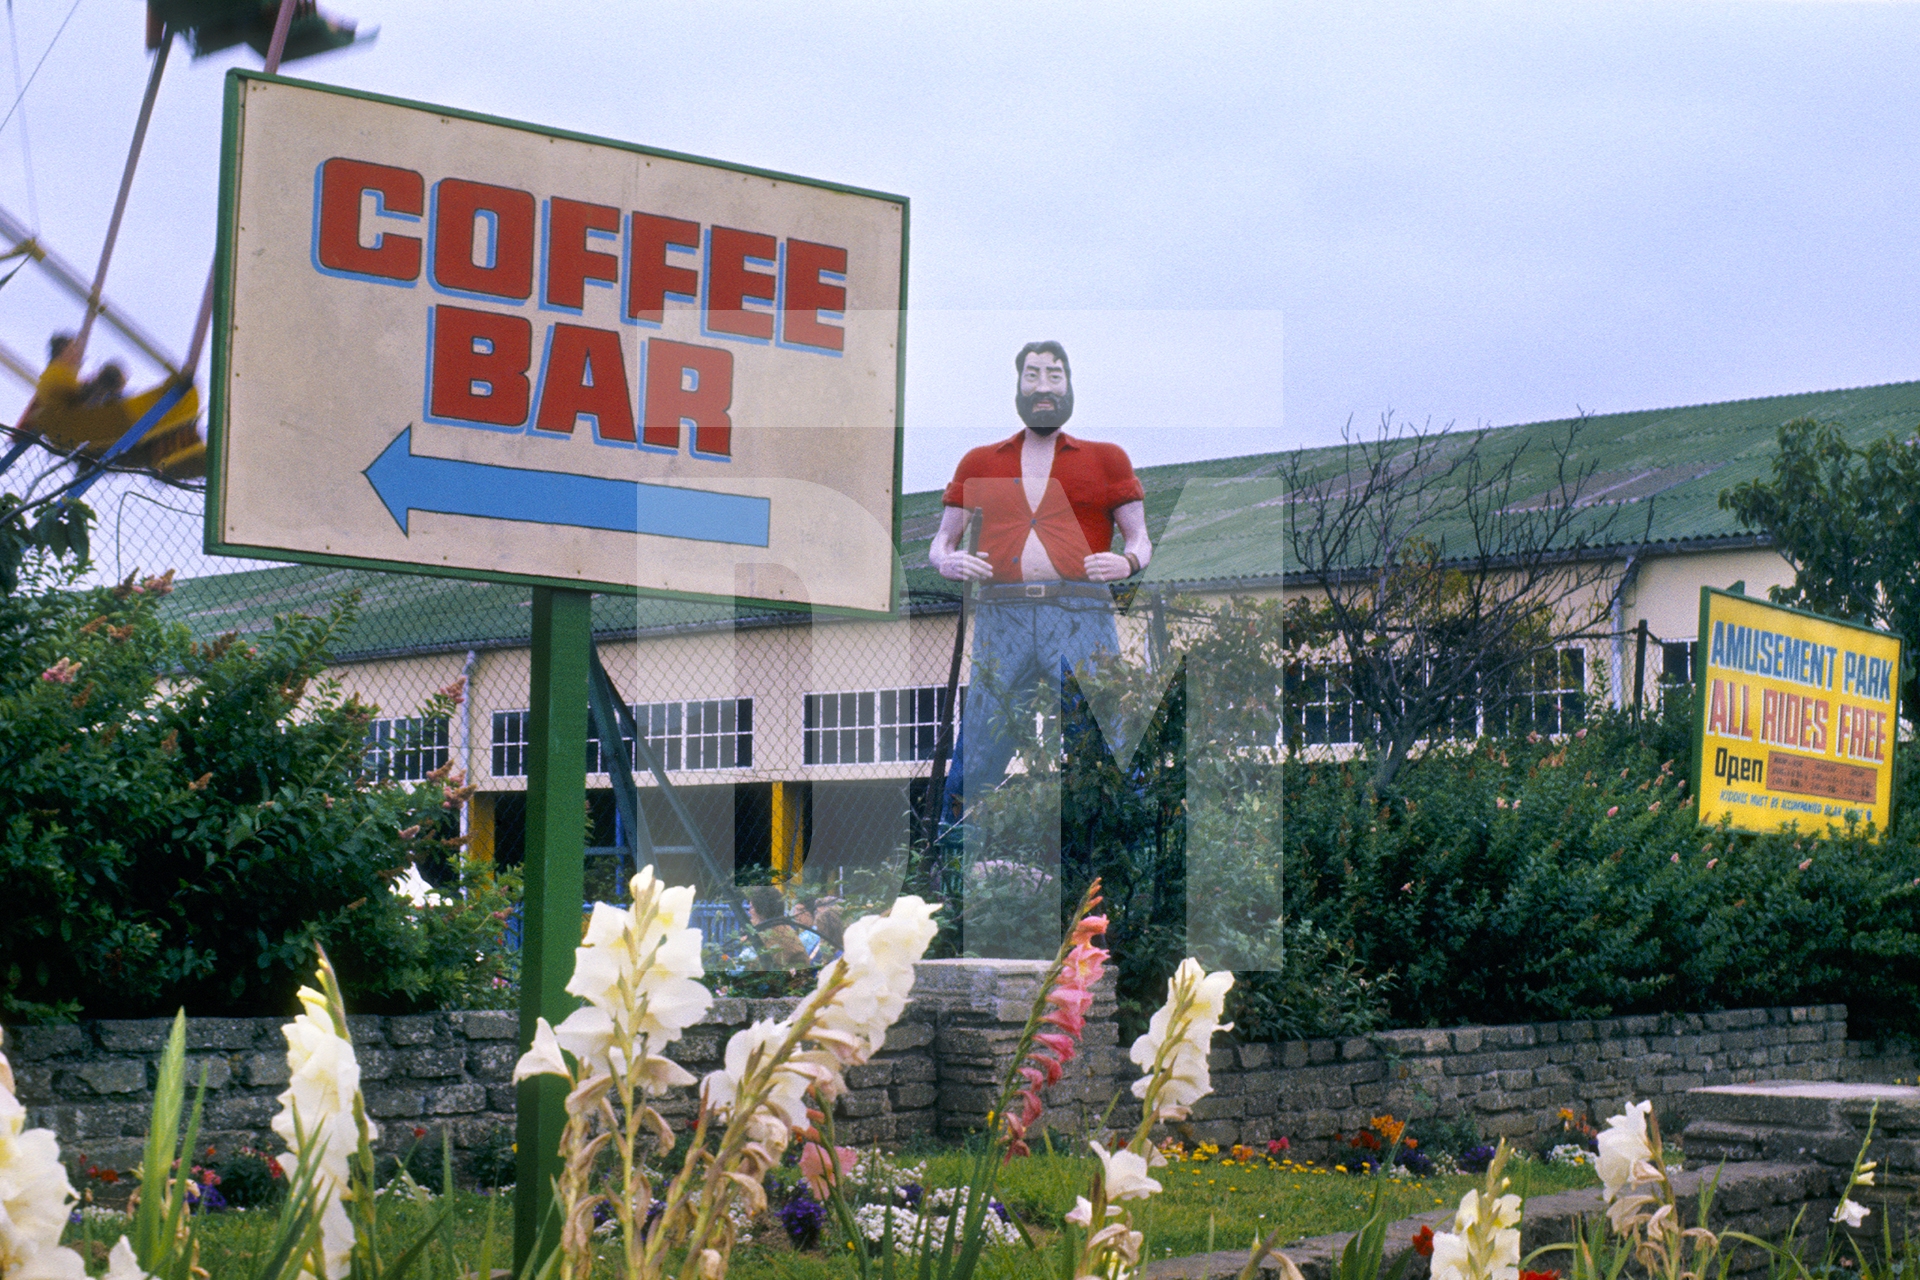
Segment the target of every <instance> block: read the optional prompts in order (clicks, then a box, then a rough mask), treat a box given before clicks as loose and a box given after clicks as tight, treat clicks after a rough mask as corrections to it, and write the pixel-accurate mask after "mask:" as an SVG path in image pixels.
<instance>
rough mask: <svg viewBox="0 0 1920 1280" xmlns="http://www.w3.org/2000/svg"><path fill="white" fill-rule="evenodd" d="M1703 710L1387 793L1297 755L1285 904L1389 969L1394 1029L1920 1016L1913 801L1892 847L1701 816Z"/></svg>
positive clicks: (1291, 779) (1867, 1026)
mask: <svg viewBox="0 0 1920 1280" xmlns="http://www.w3.org/2000/svg"><path fill="white" fill-rule="evenodd" d="M1688 716H1689V711H1688V708H1687V706H1686V705H1685V703H1684V701H1683V700H1677V699H1676V700H1673V701H1672V702H1671V703H1670V705H1669V707H1668V710H1667V713H1666V714H1665V715H1664V716H1663V717H1662V718H1661V720H1660V722H1659V723H1657V724H1653V725H1650V726H1648V727H1646V728H1645V729H1644V730H1641V729H1636V727H1635V726H1633V725H1632V724H1631V723H1630V722H1629V721H1628V720H1626V719H1625V718H1624V717H1621V716H1618V715H1613V714H1603V715H1600V716H1598V717H1596V718H1595V719H1593V720H1591V721H1589V722H1588V724H1587V725H1586V727H1585V728H1583V729H1582V730H1580V731H1579V733H1578V735H1577V736H1575V737H1573V738H1570V739H1567V740H1564V741H1562V742H1557V743H1556V742H1552V741H1525V740H1519V741H1507V742H1492V741H1486V742H1481V743H1479V744H1476V745H1474V746H1472V747H1471V748H1462V749H1460V750H1458V751H1454V752H1448V753H1444V754H1441V755H1438V756H1437V757H1436V758H1432V759H1429V760H1426V761H1423V762H1421V764H1420V765H1419V766H1418V767H1417V768H1415V769H1413V770H1410V771H1409V773H1408V774H1407V775H1405V777H1404V779H1403V783H1402V785H1401V787H1400V788H1399V789H1398V790H1397V792H1396V793H1395V794H1394V795H1393V796H1391V797H1388V798H1385V799H1382V800H1379V801H1377V802H1376V801H1374V800H1373V799H1371V798H1370V796H1369V794H1368V792H1367V790H1366V786H1365V773H1364V766H1363V765H1356V766H1348V765H1341V764H1328V763H1320V764H1308V763H1296V764H1291V765H1289V766H1288V768H1287V773H1286V784H1285V786H1286V797H1287V810H1288V823H1287V831H1288V881H1289V901H1290V902H1291V903H1292V904H1293V905H1294V910H1295V911H1296V912H1299V913H1301V914H1303V915H1305V916H1307V917H1308V918H1309V919H1311V920H1313V921H1314V922H1315V923H1316V924H1318V925H1319V926H1320V927H1321V928H1323V929H1325V930H1326V931H1327V932H1328V933H1329V934H1331V935H1333V936H1336V937H1342V938H1347V939H1351V941H1352V948H1353V954H1354V956H1355V957H1356V958H1357V959H1358V960H1359V962H1360V963H1361V964H1362V965H1364V966H1365V968H1366V969H1367V970H1368V971H1369V972H1371V973H1374V974H1387V973H1391V974H1392V975H1393V978H1394V981H1393V983H1392V984H1391V986H1390V987H1389V988H1388V992H1387V998H1388V1001H1389V1004H1390V1006H1391V1010H1392V1016H1393V1021H1394V1023H1395V1024H1396V1025H1401V1026H1419V1025H1429V1026H1432V1025H1445V1024H1449V1023H1462V1022H1503V1021H1528V1020H1538V1019H1555V1018H1574V1017H1600V1016H1609V1015H1619V1014H1627V1013H1646V1012H1659V1011H1672V1012H1683V1011H1684V1012H1693V1011H1699V1010H1706V1009H1716V1008H1730V1007H1741V1006H1752V1005H1781V1004H1805V1003H1825V1002H1835V1003H1844V1004H1846V1005H1847V1006H1848V1009H1849V1019H1850V1023H1851V1026H1852V1027H1853V1029H1854V1030H1855V1033H1856V1034H1859V1033H1861V1032H1865V1033H1867V1034H1885V1033H1912V1032H1914V1031H1916V1030H1920V848H1916V843H1915V835H1916V832H1915V829H1914V826H1913V823H1912V821H1910V814H1911V806H1910V805H1906V806H1903V807H1904V808H1905V809H1906V811H1907V812H1906V813H1905V814H1901V815H1899V816H1898V817H1897V819H1896V825H1895V827H1894V829H1893V830H1891V831H1889V832H1887V833H1884V838H1883V839H1881V840H1878V841H1875V840H1872V839H1870V838H1869V833H1867V832H1864V831H1859V830H1855V831H1851V832H1848V833H1845V834H1843V835H1840V836H1838V837H1836V838H1833V839H1824V838H1822V839H1815V838H1812V837H1804V836H1795V835H1777V836H1752V835H1743V834H1738V833H1734V832H1732V831H1729V830H1725V829H1711V828H1701V827H1699V826H1698V825H1697V823H1696V822H1695V819H1694V807H1693V803H1692V797H1691V794H1690V792H1689V790H1688V787H1687V782H1686V772H1687V767H1688V751H1689V748H1688V746H1687V743H1688V742H1689V740H1690V735H1689V733H1688ZM1914 782H1915V777H1914V771H1913V769H1912V766H1911V762H1907V761H1903V777H1902V779H1901V783H1900V789H1901V791H1902V792H1903V793H1906V794H1907V795H1911V794H1912V793H1913V792H1914Z"/></svg>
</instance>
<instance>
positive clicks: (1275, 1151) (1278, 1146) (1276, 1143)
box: [1267, 1138, 1293, 1156]
mask: <svg viewBox="0 0 1920 1280" xmlns="http://www.w3.org/2000/svg"><path fill="white" fill-rule="evenodd" d="M1292 1145H1293V1144H1292V1143H1290V1142H1288V1141H1287V1140H1286V1139H1285V1138H1275V1139H1274V1140H1273V1141H1271V1142H1269V1143H1267V1154H1268V1155H1270V1156H1277V1155H1279V1154H1280V1153H1281V1152H1282V1151H1285V1150H1287V1148H1289V1147H1291V1146H1292Z"/></svg>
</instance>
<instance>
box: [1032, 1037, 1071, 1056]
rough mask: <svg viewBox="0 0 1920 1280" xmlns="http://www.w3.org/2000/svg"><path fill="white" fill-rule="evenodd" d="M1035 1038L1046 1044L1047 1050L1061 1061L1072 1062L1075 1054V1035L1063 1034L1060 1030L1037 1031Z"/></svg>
mask: <svg viewBox="0 0 1920 1280" xmlns="http://www.w3.org/2000/svg"><path fill="white" fill-rule="evenodd" d="M1033 1038H1034V1039H1035V1040H1036V1041H1038V1042H1039V1043H1040V1044H1041V1045H1042V1046H1044V1047H1045V1048H1046V1050H1047V1052H1049V1053H1051V1054H1052V1055H1053V1056H1054V1057H1056V1058H1058V1059H1060V1061H1061V1062H1063V1063H1066V1062H1072V1061H1073V1055H1074V1046H1073V1037H1072V1036H1063V1035H1061V1034H1060V1033H1059V1032H1058V1031H1036V1032H1034V1033H1033Z"/></svg>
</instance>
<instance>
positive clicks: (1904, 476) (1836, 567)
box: [1720, 418, 1920, 716]
mask: <svg viewBox="0 0 1920 1280" xmlns="http://www.w3.org/2000/svg"><path fill="white" fill-rule="evenodd" d="M1720 505H1721V507H1723V508H1724V509H1726V510H1728V511H1731V512H1733V513H1734V514H1735V515H1737V516H1739V517H1740V520H1741V522H1742V523H1744V524H1745V525H1747V526H1748V527H1749V528H1753V529H1758V530H1760V531H1761V532H1763V533H1765V534H1766V535H1767V536H1768V537H1769V538H1771V539H1772V540H1773V545H1774V548H1775V549H1776V550H1778V551H1779V552H1780V554H1781V555H1783V556H1785V557H1786V558H1787V559H1788V560H1789V561H1791V562H1792V564H1793V568H1794V575H1793V582H1792V583H1791V584H1790V585H1788V586H1784V587H1775V588H1773V589H1772V590H1771V591H1770V592H1769V593H1768V595H1769V598H1771V599H1772V600H1773V602H1774V603H1775V604H1784V605H1790V606H1792V607H1794V608H1796V609H1806V610H1809V611H1811V612H1813V613H1824V614H1828V615H1830V616H1834V617H1841V618H1851V619H1854V620H1855V621H1858V622H1863V623H1866V624H1868V625H1870V626H1876V627H1884V628H1886V629H1887V630H1890V631H1894V632H1898V633H1899V634H1900V635H1902V636H1904V637H1906V640H1907V644H1908V645H1909V646H1912V645H1914V644H1917V643H1920V440H1914V439H1907V440H1901V439H1899V438H1898V437H1895V436H1892V435H1888V436H1886V437H1884V438H1882V439H1879V440H1875V441H1873V442H1871V443H1869V444H1868V445H1867V446H1866V447H1865V448H1855V447H1854V446H1853V445H1852V444H1850V443H1848V442H1847V440H1846V438H1845V437H1844V436H1842V435H1841V434H1840V432H1839V430H1838V429H1837V428H1835V427H1834V426H1832V425H1831V424H1827V423H1820V422H1816V421H1814V420H1813V419H1811V418H1801V419H1798V420H1796V421H1794V422H1789V423H1787V424H1786V425H1785V426H1783V427H1781V428H1780V436H1779V448H1778V449H1777V450H1776V452H1775V453H1774V456H1773V476H1772V478H1771V479H1768V480H1749V481H1747V482H1746V483H1745V484H1741V485H1737V486H1735V487H1734V488H1732V489H1730V490H1727V491H1726V492H1724V493H1722V494H1721V495H1720ZM1905 666H1906V669H1905V670H1904V671H1903V672H1902V673H1901V689H1900V692H1901V702H1902V704H1903V706H1904V708H1905V710H1906V713H1907V715H1908V716H1912V715H1913V713H1914V708H1916V707H1920V675H1916V668H1915V665H1914V663H1913V661H1912V655H1911V649H1909V652H1908V657H1907V661H1906V664H1905Z"/></svg>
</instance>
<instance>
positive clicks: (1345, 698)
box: [1284, 649, 1587, 746]
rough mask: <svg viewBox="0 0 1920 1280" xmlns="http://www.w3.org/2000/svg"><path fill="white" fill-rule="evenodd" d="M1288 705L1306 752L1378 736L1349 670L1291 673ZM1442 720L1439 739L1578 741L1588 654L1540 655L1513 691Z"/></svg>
mask: <svg viewBox="0 0 1920 1280" xmlns="http://www.w3.org/2000/svg"><path fill="white" fill-rule="evenodd" d="M1284 705H1285V707H1286V718H1287V733H1286V737H1287V740H1288V741H1289V742H1293V743H1298V744H1299V745H1302V746H1346V745H1350V744H1357V743H1360V742H1365V741H1367V740H1369V739H1371V738H1373V737H1375V736H1377V733H1378V725H1377V723H1376V719H1377V718H1376V717H1375V716H1374V715H1373V714H1372V713H1371V712H1370V711H1369V710H1368V709H1367V706H1366V704H1365V703H1364V702H1363V701H1362V700H1361V699H1359V698H1357V697H1355V696H1354V689H1353V671H1352V668H1350V667H1347V666H1344V665H1338V664H1333V663H1328V664H1325V665H1312V666H1309V665H1301V664H1296V665H1294V666H1292V667H1289V668H1288V670H1287V675H1286V700H1285V703H1284ZM1439 714H1440V726H1441V728H1440V732H1439V734H1438V735H1436V736H1439V737H1444V738H1452V739H1462V740H1464V739H1470V738H1477V737H1479V736H1481V735H1483V734H1504V733H1528V732H1533V733H1541V734H1549V735H1551V734H1559V733H1571V732H1572V731H1573V730H1574V729H1575V728H1577V727H1578V726H1579V724H1580V722H1581V721H1582V720H1584V719H1586V716H1587V655H1586V653H1585V651H1584V650H1581V649H1562V650H1560V651H1558V652H1557V653H1542V654H1537V655H1535V657H1534V660H1533V662H1532V663H1531V664H1530V668H1529V669H1528V670H1525V671H1522V672H1519V673H1517V675H1516V678H1515V679H1514V681H1513V682H1512V685H1511V686H1510V687H1509V688H1507V689H1503V690H1501V691H1499V692H1498V693H1494V692H1492V691H1488V690H1480V691H1477V692H1472V693H1463V694H1460V695H1457V696H1455V697H1452V698H1448V699H1446V700H1445V702H1444V703H1443V704H1442V705H1441V707H1440V708H1439Z"/></svg>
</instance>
